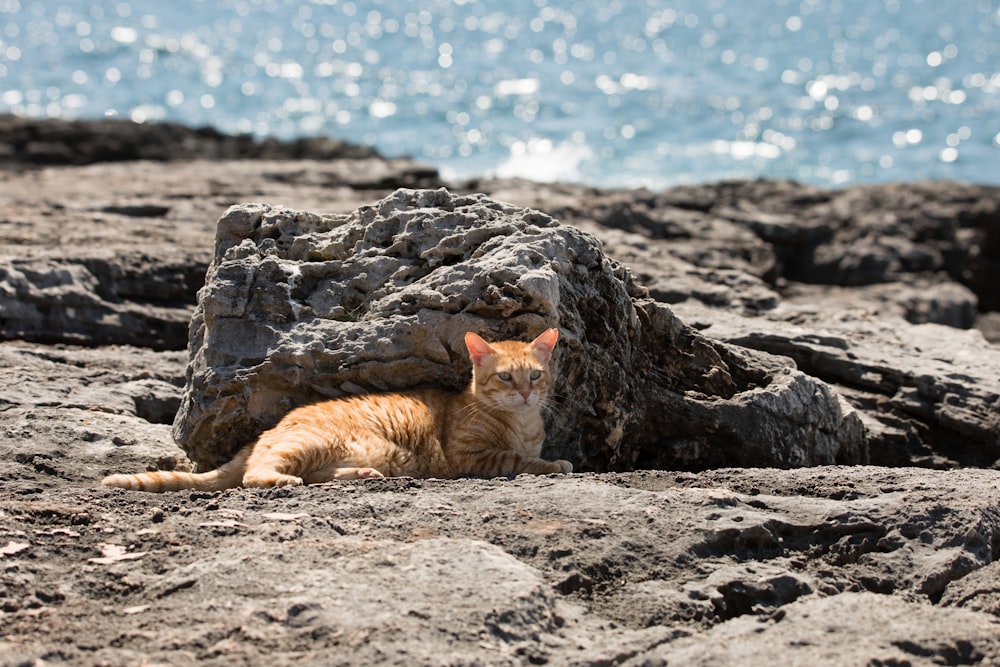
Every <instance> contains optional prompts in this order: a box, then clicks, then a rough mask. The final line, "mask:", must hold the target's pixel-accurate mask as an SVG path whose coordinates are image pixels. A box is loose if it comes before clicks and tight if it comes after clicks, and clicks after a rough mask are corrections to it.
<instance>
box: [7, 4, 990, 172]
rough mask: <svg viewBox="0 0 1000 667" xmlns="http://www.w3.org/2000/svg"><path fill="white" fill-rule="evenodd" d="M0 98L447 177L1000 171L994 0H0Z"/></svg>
mask: <svg viewBox="0 0 1000 667" xmlns="http://www.w3.org/2000/svg"><path fill="white" fill-rule="evenodd" d="M0 17H3V18H4V21H5V24H4V26H3V27H2V28H0V112H7V113H14V114H17V115H22V116H30V117H50V118H67V119H72V118H82V119H97V118H105V117H118V118H127V119H131V120H134V121H137V122H152V121H171V122H179V123H183V124H185V125H189V126H202V125H207V126H211V127H214V128H216V129H218V130H220V131H222V132H226V133H232V134H251V135H254V136H257V137H260V138H263V137H275V138H278V139H285V140H288V139H294V138H298V137H303V136H328V137H332V138H336V139H341V140H345V141H349V142H353V143H358V144H365V145H370V146H373V147H375V148H376V149H377V150H378V151H379V152H380V153H381V154H383V155H386V156H388V157H396V156H402V155H406V156H409V157H411V158H413V159H415V160H418V161H421V162H426V163H429V164H432V165H434V166H435V167H437V168H438V169H439V170H440V172H441V174H442V176H443V177H445V178H447V179H449V180H462V179H467V178H480V177H492V176H497V177H509V176H520V177H525V178H529V179H532V180H536V181H565V182H574V183H583V184H587V185H593V186H598V187H649V188H652V189H660V188H664V187H668V186H671V185H677V184H685V183H702V182H711V181H719V180H725V179H729V178H757V177H761V178H791V179H795V180H798V181H802V182H805V183H811V184H815V185H821V186H828V187H834V186H843V185H849V184H852V183H867V182H884V181H914V180H928V179H929V180H942V179H950V180H957V181H965V182H978V183H988V184H1000V170H997V169H994V168H993V165H995V164H997V162H998V158H1000V40H998V39H997V37H998V36H1000V3H998V2H990V1H987V0H968V1H965V2H941V1H930V0H927V1H922V0H911V1H909V2H896V1H895V0H884V1H881V2H873V3H854V4H852V3H848V2H846V1H844V0H797V1H795V2H792V1H791V0H767V1H766V2H761V3H753V4H752V5H751V4H748V3H738V2H735V1H734V0H708V1H707V2H705V1H699V2H695V1H694V0H685V1H681V2H660V1H654V0H648V1H645V2H634V3H626V2H624V1H622V0H613V1H611V2H601V3H598V2H593V1H590V0H569V1H565V2H548V1H545V0H507V1H505V2H497V1H476V0H457V1H454V2H446V1H444V0H436V1H432V2H421V3H410V2H405V1H404V0H348V1H341V0H312V1H305V2H303V1H294V0H222V1H221V2H207V1H201V0H187V1H185V2H178V3H174V4H170V5H163V4H161V3H150V2H140V1H138V0H112V1H107V2H86V1H84V0H62V1H61V2H60V3H59V5H58V6H53V5H52V4H51V3H44V2H41V0H0Z"/></svg>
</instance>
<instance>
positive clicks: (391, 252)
mask: <svg viewBox="0 0 1000 667" xmlns="http://www.w3.org/2000/svg"><path fill="white" fill-rule="evenodd" d="M552 326H557V327H559V329H560V331H561V334H562V339H561V342H560V344H559V346H558V347H557V353H556V355H555V360H554V364H555V367H556V377H557V380H556V384H555V387H554V392H553V394H554V396H555V400H554V402H553V403H554V404H553V406H552V410H551V414H550V417H549V420H548V439H547V448H548V452H547V455H549V456H552V457H559V458H568V459H570V460H572V461H573V462H574V463H575V464H576V465H577V466H578V467H579V468H582V469H591V470H593V469H598V470H604V469H628V468H634V467H676V468H688V469H693V468H704V467H710V466H719V465H774V466H783V467H785V466H805V465H816V464H822V463H860V462H864V461H865V460H866V458H867V451H866V445H865V437H864V432H863V429H862V426H861V422H860V420H859V419H858V417H857V416H856V415H855V414H853V411H852V410H851V409H850V408H848V407H847V404H846V403H845V402H843V401H842V400H841V399H840V398H839V396H837V395H836V394H835V393H834V392H832V391H831V390H830V389H829V387H827V386H826V385H824V384H823V383H821V382H816V381H814V380H813V379H811V378H809V377H807V376H805V375H803V374H802V373H800V372H798V371H797V370H795V368H794V367H793V366H792V365H791V363H790V362H788V361H787V360H783V359H780V358H778V357H773V356H770V355H767V354H761V353H756V352H750V351H748V350H746V349H745V348H740V347H735V346H730V345H726V344H722V343H718V342H714V341H712V340H711V339H709V338H706V337H704V336H702V335H700V334H699V333H698V332H696V331H694V330H693V329H691V328H689V327H687V326H685V325H684V324H683V323H682V322H680V321H679V320H678V319H677V318H676V317H675V316H674V315H673V313H672V312H671V310H670V309H669V308H668V307H667V306H665V305H663V304H660V303H657V302H654V301H652V300H650V299H647V298H645V297H644V291H643V290H642V289H641V288H640V287H639V286H637V285H636V284H635V283H634V281H633V280H632V279H631V277H630V275H629V273H628V271H627V270H626V269H625V268H624V267H622V266H621V265H619V264H617V263H616V262H613V261H611V260H609V259H608V258H607V257H606V256H605V255H604V254H603V252H602V251H601V247H600V244H599V243H598V242H597V241H596V239H594V238H593V237H592V236H590V235H589V234H587V233H584V232H582V231H580V230H578V229H575V228H573V227H568V226H563V225H560V224H559V223H557V222H556V221H555V220H553V219H552V218H550V217H549V216H547V215H545V214H543V213H540V212H538V211H535V210H531V209H525V208H520V207H516V206H512V205H509V204H503V203H500V202H497V201H494V200H491V199H488V198H486V197H485V196H482V195H471V196H456V195H452V194H450V193H449V192H447V191H446V190H443V189H441V190H398V191H396V192H395V193H394V194H392V195H390V196H389V197H387V198H385V199H383V200H382V201H380V202H377V203H376V204H375V205H373V206H366V207H362V208H360V209H358V210H357V211H355V212H354V213H352V214H350V215H330V216H321V215H316V214H312V213H304V212H298V211H292V210H288V209H284V208H279V207H271V206H267V205H263V204H254V205H241V206H236V207H233V208H231V209H230V210H229V211H228V212H227V213H226V214H225V215H224V216H223V217H222V218H221V219H220V220H219V224H218V232H217V236H216V248H215V256H214V259H213V262H212V265H211V266H210V268H209V271H208V276H207V279H206V285H205V287H204V289H203V290H202V291H201V292H200V295H199V306H198V310H197V311H196V313H195V316H194V318H193V320H192V326H191V338H190V348H189V354H190V361H189V365H188V381H187V387H186V390H185V394H184V397H183V400H182V404H181V409H180V411H179V413H178V416H177V419H176V421H175V424H174V435H175V438H176V439H177V441H178V442H179V443H180V444H181V446H182V447H183V448H184V449H185V450H186V451H187V453H188V454H189V456H190V457H191V458H192V459H193V460H195V461H196V462H197V463H198V465H199V466H202V467H204V466H209V467H211V466H215V465H217V464H219V463H221V462H223V461H225V460H227V459H228V458H229V457H230V456H231V455H232V454H233V453H234V452H235V451H236V450H237V449H239V448H240V447H242V446H243V445H244V444H246V443H247V442H249V441H251V440H252V439H253V438H254V437H256V435H257V434H258V433H259V432H260V431H262V430H264V429H265V428H268V427H270V426H271V425H273V424H274V423H275V422H277V420H278V419H279V418H280V417H281V416H282V415H284V414H285V413H286V412H287V411H288V410H289V409H290V408H291V407H293V406H295V405H297V404H301V403H306V402H311V401H315V400H318V399H322V398H324V397H336V396H341V395H344V394H346V393H353V392H359V391H381V390H398V389H405V388H408V387H413V386H418V385H426V384H431V385H439V386H450V387H455V388H458V387H460V386H462V385H463V384H464V383H465V381H466V377H467V374H468V371H469V363H468V360H467V354H466V352H465V349H464V346H463V343H462V339H463V336H464V334H465V332H466V331H476V332H479V333H481V334H484V335H485V336H487V337H489V338H493V339H498V338H510V337H526V336H529V335H532V334H533V333H537V332H538V331H541V330H542V329H544V328H546V327H552Z"/></svg>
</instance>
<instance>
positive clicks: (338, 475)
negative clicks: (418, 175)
mask: <svg viewBox="0 0 1000 667" xmlns="http://www.w3.org/2000/svg"><path fill="white" fill-rule="evenodd" d="M558 337H559V332H558V331H557V330H556V329H549V330H547V331H545V332H544V333H542V334H541V335H540V336H538V338H536V339H535V340H534V341H532V342H531V343H521V342H518V341H502V342H498V343H493V344H490V343H487V342H486V341H485V340H483V339H482V338H480V337H479V336H477V335H476V334H474V333H471V332H470V333H467V334H466V335H465V344H466V347H468V349H469V357H470V359H471V360H472V381H471V382H470V383H469V385H468V387H466V388H465V390H464V391H462V392H459V393H455V392H449V391H445V390H442V389H414V390H412V391H406V392H401V393H394V394H365V395H359V396H351V397H345V398H338V399H333V400H329V401H324V402H321V403H316V404H314V405H308V406H305V407H301V408H297V409H295V410H292V411H291V412H290V413H288V414H287V415H285V417H284V418H283V419H282V420H281V421H280V422H278V424H277V425H276V426H275V427H274V428H272V429H270V430H268V431H265V432H264V433H262V434H261V435H260V437H259V438H258V439H257V441H256V442H255V443H253V444H250V445H247V446H246V447H244V448H243V449H241V450H240V451H239V452H238V453H237V454H236V456H235V457H234V458H233V459H232V460H231V461H229V462H228V463H226V464H224V465H222V466H220V467H218V468H216V469H215V470H210V471H208V472H204V473H188V472H173V471H159V472H144V473H139V474H137V475H111V476H109V477H106V478H104V482H103V484H104V485H105V486H119V487H122V488H125V489H139V490H142V491H176V490H179V489H200V490H218V489H228V488H232V487H235V486H241V485H242V486H252V487H263V486H286V485H297V484H303V483H306V484H315V483H319V482H327V481H330V480H334V479H364V478H368V477H385V476H389V477H399V476H406V477H424V478H426V477H438V478H445V479H447V478H452V477H458V476H460V475H475V476H481V477H494V476H498V475H512V474H517V473H535V474H544V473H554V472H555V473H565V472H570V471H571V470H572V469H573V466H572V464H570V462H569V461H546V460H544V459H541V458H539V452H540V450H541V447H542V440H543V439H544V438H545V425H544V423H543V422H542V406H543V404H544V402H545V398H546V395H547V393H548V389H549V382H550V375H549V360H550V359H551V357H552V349H553V347H555V344H556V340H557V339H558Z"/></svg>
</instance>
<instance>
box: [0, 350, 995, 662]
mask: <svg viewBox="0 0 1000 667" xmlns="http://www.w3.org/2000/svg"><path fill="white" fill-rule="evenodd" d="M0 361H2V362H3V363H2V364H0V378H2V380H3V381H2V382H0V404H2V405H3V410H0V480H2V489H3V490H2V492H0V518H2V521H0V565H2V567H0V621H2V623H0V627H2V628H3V631H2V633H0V664H2V665H4V666H5V667H6V666H7V665H11V666H13V665H21V664H31V663H33V662H35V661H38V660H43V661H45V662H46V663H47V664H67V665H69V664H110V665H131V664H138V663H141V662H146V663H153V664H157V663H158V664H172V665H173V664H196V663H197V664H222V663H223V662H225V663H227V664H234V663H235V664H254V663H258V662H261V661H264V660H267V661H268V663H269V664H279V665H281V664H317V665H318V664H324V665H328V664H358V663H364V664H407V665H414V664H418V665H439V664H442V663H446V664H469V663H474V662H478V663H480V664H489V665H523V664H539V663H547V664H556V665H562V664H565V665H569V664H572V665H606V664H623V665H645V664H664V663H665V662H666V663H669V664H674V663H683V664H703V665H717V664H723V665H748V666H750V667H757V666H760V667H771V666H772V665H774V664H775V662H776V660H779V659H780V660H781V662H782V664H806V663H808V664H817V665H844V666H845V667H846V666H847V665H857V664H869V663H871V664H876V661H883V662H889V663H892V662H895V663H896V664H903V663H904V662H905V663H908V664H912V665H933V664H965V663H971V664H983V665H989V664H997V663H998V662H1000V646H998V639H997V638H998V637H1000V617H998V611H997V604H996V600H997V596H996V588H997V587H996V583H995V582H996V563H997V555H998V550H1000V546H998V545H1000V499H998V496H997V493H996V489H997V486H998V484H1000V473H998V472H997V471H992V470H953V471H932V470H924V469H913V468H895V469H893V468H876V467H863V466H856V467H842V466H836V467H817V468H808V469H795V470H777V469H719V470H713V471H708V472H702V473H677V472H666V471H639V472H631V473H607V474H593V473H583V474H573V475H567V476H554V477H548V478H546V477H536V476H525V477H521V478H517V479H514V480H506V479H495V480H452V481H439V480H407V479H395V480H373V481H368V482H346V483H340V484H335V485H326V486H312V487H303V488H295V489H287V488H286V489H269V490H246V489H236V490H232V491H228V492H224V493H202V492H194V493H173V494H165V495H158V494H139V493H128V492H124V491H121V490H117V489H105V488H102V487H99V486H98V480H99V479H100V478H101V477H102V476H103V475H104V474H105V473H107V472H110V471H112V470H122V469H125V470H136V469H142V468H144V467H146V466H147V465H148V464H154V465H158V466H163V465H165V464H167V463H168V457H169V456H170V454H171V451H172V450H171V444H170V426H169V425H167V424H163V423H160V422H162V413H161V412H159V411H157V410H152V409H150V408H149V407H148V406H149V405H152V404H154V403H156V401H157V399H159V400H160V401H166V400H167V399H168V398H169V397H171V396H173V397H176V396H178V394H179V388H178V387H177V384H179V383H180V381H181V378H180V376H181V374H182V371H183V368H184V363H185V359H184V357H183V355H181V354H178V353H175V352H154V351H151V350H149V349H142V348H124V347H122V348H113V349H107V348H105V349H101V350H94V349H83V348H75V347H53V346H44V345H34V344H23V343H3V344H0ZM140 405H145V406H147V407H145V408H139V407H138V406H140Z"/></svg>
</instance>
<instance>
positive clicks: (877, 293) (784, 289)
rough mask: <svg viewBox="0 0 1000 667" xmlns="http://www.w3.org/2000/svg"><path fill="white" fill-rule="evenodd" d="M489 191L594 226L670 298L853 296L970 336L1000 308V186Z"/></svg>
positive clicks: (767, 302) (764, 301) (727, 303)
mask: <svg viewBox="0 0 1000 667" xmlns="http://www.w3.org/2000/svg"><path fill="white" fill-rule="evenodd" d="M476 186H477V187H478V188H480V189H482V190H483V191H484V192H487V193H489V194H490V195H491V196H494V197H496V198H498V199H503V200H505V201H513V202H516V203H518V204H521V205H524V206H535V207H538V208H540V209H541V210H543V211H545V212H547V213H549V214H550V215H553V216H554V217H556V218H558V219H559V220H561V221H562V222H564V223H569V224H572V225H575V226H579V227H581V228H584V229H587V230H590V231H594V232H595V233H597V234H598V235H599V236H600V237H601V238H602V240H605V242H606V244H607V251H608V254H609V255H611V256H612V257H615V258H618V259H621V260H622V261H624V262H626V263H627V264H629V265H630V266H632V265H635V267H636V276H637V278H639V279H640V280H641V281H642V282H644V283H646V282H647V281H648V282H649V283H650V287H651V289H652V290H654V292H653V294H654V296H656V297H657V298H658V299H660V300H662V301H666V302H668V303H679V302H682V301H686V300H695V301H699V302H701V303H703V304H705V305H708V306H712V307H724V308H729V309H733V310H736V311H739V312H741V313H743V314H751V315H753V314H758V313H760V312H762V311H766V310H768V309H771V308H774V307H775V306H777V305H778V304H779V303H780V302H781V301H782V300H783V299H791V300H792V301H794V300H795V299H796V298H798V296H799V295H800V294H801V293H802V292H805V293H806V294H808V296H809V297H811V298H812V299H813V302H814V303H817V302H818V303H820V304H824V305H828V307H832V308H837V307H839V306H840V305H842V304H843V303H844V302H850V303H851V304H852V307H853V308H855V309H858V308H862V309H866V310H868V311H870V312H872V313H874V314H877V315H883V314H887V312H888V313H891V314H898V315H901V316H903V317H905V318H906V319H907V320H908V321H910V322H914V323H924V322H937V323H940V324H948V325H951V326H957V327H963V328H967V327H970V326H972V325H973V322H974V320H975V317H976V312H977V310H978V311H979V312H992V311H996V310H998V309H1000V290H998V289H997V287H996V286H997V285H1000V189H998V188H996V187H991V186H977V185H968V184H960V183H950V182H936V183H888V184H881V185H871V186H855V187H850V188H846V189H843V190H821V189H818V188H815V187H811V186H807V185H801V184H798V183H794V182H788V181H734V182H728V183H711V184H705V185H700V186H685V187H678V188H673V189H670V190H666V191H664V192H661V193H650V192H642V191H631V190H627V191H613V192H594V191H589V192H588V191H586V190H585V189H581V188H577V187H573V186H563V185H549V186H546V185H538V184H530V183H518V182H516V181H497V182H490V181H485V182H481V183H477V184H476ZM607 230H614V231H612V232H611V233H608V231H607ZM636 260H638V261H636ZM800 286H802V287H800ZM813 286H822V287H825V288H829V287H839V288H841V289H836V290H832V291H830V290H827V289H815V288H812V287H813ZM828 298H829V301H827V299H828Z"/></svg>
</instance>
